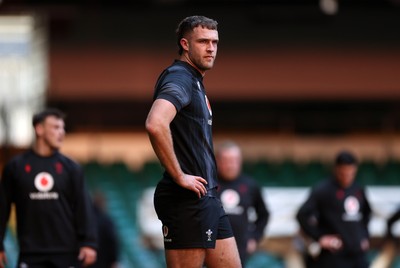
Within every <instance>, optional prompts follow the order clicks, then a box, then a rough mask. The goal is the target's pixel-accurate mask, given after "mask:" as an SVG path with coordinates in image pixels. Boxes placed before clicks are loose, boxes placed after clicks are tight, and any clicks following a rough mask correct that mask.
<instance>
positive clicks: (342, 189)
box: [297, 151, 371, 268]
mask: <svg viewBox="0 0 400 268" xmlns="http://www.w3.org/2000/svg"><path fill="white" fill-rule="evenodd" d="M356 173H357V160H356V158H355V157H354V155H353V154H351V153H349V152H347V151H342V152H340V153H339V154H338V155H337V157H336V162H335V166H334V174H333V177H332V178H329V179H328V180H325V181H323V182H321V183H319V184H318V185H317V186H315V187H314V188H313V189H312V191H311V193H310V195H309V197H308V199H307V200H306V202H305V203H304V204H303V205H302V206H301V207H300V210H299V211H298V214H297V219H298V221H299V223H300V226H301V229H302V231H303V232H304V233H305V234H306V235H307V236H309V237H310V238H311V239H313V240H314V241H315V242H314V243H317V244H316V245H318V246H319V247H320V249H321V252H320V254H319V255H318V256H317V257H316V259H315V263H314V264H313V267H324V268H330V267H332V268H338V267H340V268H367V267H368V266H369V264H368V262H367V258H366V252H367V250H368V249H369V233H368V222H369V219H370V214H371V208H370V205H369V202H368V199H367V197H366V195H365V191H364V188H363V187H361V186H359V185H358V184H357V183H356V182H354V180H355V177H356Z"/></svg>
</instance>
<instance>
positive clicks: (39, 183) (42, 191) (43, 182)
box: [29, 172, 58, 200]
mask: <svg viewBox="0 0 400 268" xmlns="http://www.w3.org/2000/svg"><path fill="white" fill-rule="evenodd" d="M34 184H35V187H36V189H37V190H38V191H39V192H36V193H30V194H29V197H30V198H31V199H32V200H49V199H58V193H56V192H50V190H51V189H53V186H54V179H53V176H51V174H50V173H47V172H40V173H39V174H37V175H36V177H35V180H34Z"/></svg>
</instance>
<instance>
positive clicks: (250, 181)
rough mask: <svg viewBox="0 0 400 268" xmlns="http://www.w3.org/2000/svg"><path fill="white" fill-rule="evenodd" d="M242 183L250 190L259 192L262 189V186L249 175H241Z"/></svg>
mask: <svg viewBox="0 0 400 268" xmlns="http://www.w3.org/2000/svg"><path fill="white" fill-rule="evenodd" d="M238 180H239V181H240V182H241V183H245V184H246V185H248V186H249V188H252V189H255V190H258V189H261V185H260V184H259V183H258V182H257V181H256V180H255V179H254V178H253V177H251V176H249V175H248V174H241V175H240V176H239V178H238Z"/></svg>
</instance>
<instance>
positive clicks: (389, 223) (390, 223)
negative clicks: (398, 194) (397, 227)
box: [386, 208, 400, 242]
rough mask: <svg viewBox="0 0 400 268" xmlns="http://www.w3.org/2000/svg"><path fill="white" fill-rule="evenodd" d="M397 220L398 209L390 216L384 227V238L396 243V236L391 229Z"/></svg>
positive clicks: (399, 210)
mask: <svg viewBox="0 0 400 268" xmlns="http://www.w3.org/2000/svg"><path fill="white" fill-rule="evenodd" d="M399 219H400V208H397V210H396V211H395V212H394V213H393V214H392V215H390V217H389V218H388V219H387V221H386V226H387V227H386V238H388V239H392V240H396V241H397V239H395V238H396V236H395V235H394V233H393V230H392V227H393V224H394V223H395V222H397V221H398V220H399ZM397 242H398V241H397Z"/></svg>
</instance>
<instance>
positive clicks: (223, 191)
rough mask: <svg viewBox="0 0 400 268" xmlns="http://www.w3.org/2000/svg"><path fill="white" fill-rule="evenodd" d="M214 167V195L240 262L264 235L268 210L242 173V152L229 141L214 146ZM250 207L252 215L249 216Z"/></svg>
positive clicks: (253, 184)
mask: <svg viewBox="0 0 400 268" xmlns="http://www.w3.org/2000/svg"><path fill="white" fill-rule="evenodd" d="M215 157H216V160H217V168H218V179H219V181H218V182H219V185H218V196H219V198H220V199H221V202H222V205H223V206H224V209H225V212H226V214H228V217H229V220H230V223H231V225H232V229H233V234H234V235H235V238H236V243H237V245H238V248H239V255H240V259H241V261H242V266H243V267H245V264H246V261H247V259H248V257H249V256H250V255H251V254H252V253H254V252H255V251H256V249H257V247H258V243H259V241H260V240H261V238H262V237H263V235H264V230H265V228H266V226H267V223H268V219H269V211H268V210H267V207H266V206H265V203H264V199H263V197H262V192H261V187H260V186H259V185H258V184H257V182H256V181H255V180H254V179H252V178H251V177H249V176H246V175H244V174H242V153H241V149H240V148H239V146H238V145H237V144H236V143H234V142H232V141H224V142H222V143H221V144H220V145H219V146H218V147H217V149H216V153H215ZM252 208H253V209H254V211H255V212H256V219H255V220H254V221H252V222H251V221H250V220H249V211H250V210H251V209H252Z"/></svg>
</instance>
